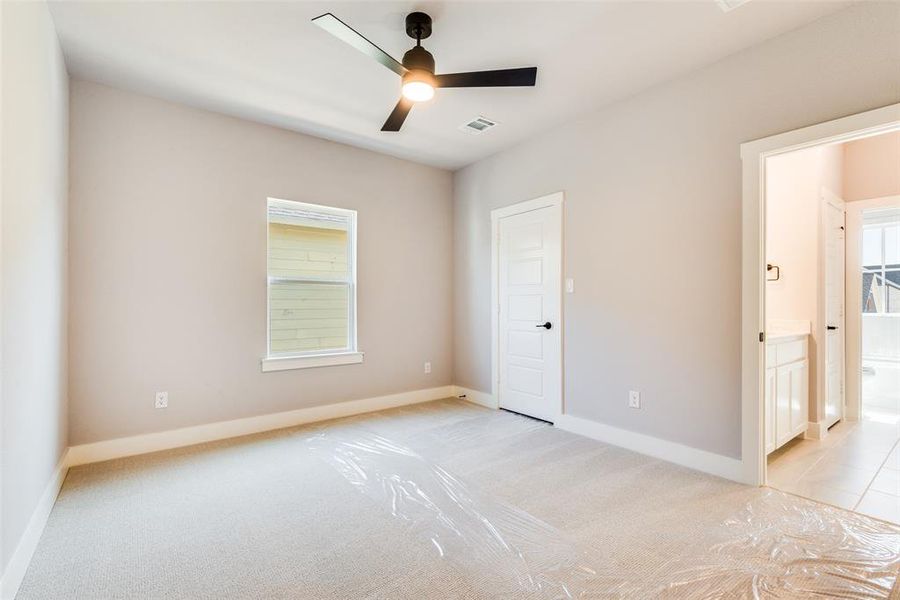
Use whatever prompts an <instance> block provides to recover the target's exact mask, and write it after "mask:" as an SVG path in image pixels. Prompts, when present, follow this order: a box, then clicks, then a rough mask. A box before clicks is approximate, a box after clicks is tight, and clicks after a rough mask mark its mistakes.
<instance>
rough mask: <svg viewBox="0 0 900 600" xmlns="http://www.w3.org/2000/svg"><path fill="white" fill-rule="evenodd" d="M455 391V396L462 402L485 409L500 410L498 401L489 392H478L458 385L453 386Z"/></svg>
mask: <svg viewBox="0 0 900 600" xmlns="http://www.w3.org/2000/svg"><path fill="white" fill-rule="evenodd" d="M453 389H454V392H453V395H454V396H456V397H457V398H461V399H462V400H465V401H467V402H471V403H473V404H478V405H479V406H484V407H485V408H493V409H496V408H498V406H497V399H496V398H494V396H493V395H491V394H488V393H487V392H479V391H478V390H472V389H469V388H464V387H462V386H458V385H455V386H453Z"/></svg>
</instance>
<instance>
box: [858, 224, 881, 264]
mask: <svg viewBox="0 0 900 600" xmlns="http://www.w3.org/2000/svg"><path fill="white" fill-rule="evenodd" d="M862 261H863V262H862V264H863V266H866V267H881V228H880V227H866V228H865V229H863V248H862Z"/></svg>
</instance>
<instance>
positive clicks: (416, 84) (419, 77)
mask: <svg viewBox="0 0 900 600" xmlns="http://www.w3.org/2000/svg"><path fill="white" fill-rule="evenodd" d="M435 87H437V80H436V79H435V77H434V74H433V73H430V72H428V71H424V70H420V69H412V70H410V71H409V72H408V73H406V75H404V76H403V88H402V92H403V97H404V98H406V99H407V100H409V101H411V102H427V101H429V100H431V99H432V98H434V88H435Z"/></svg>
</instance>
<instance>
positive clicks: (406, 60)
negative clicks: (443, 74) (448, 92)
mask: <svg viewBox="0 0 900 600" xmlns="http://www.w3.org/2000/svg"><path fill="white" fill-rule="evenodd" d="M403 66H404V67H406V68H407V69H409V70H410V71H412V70H414V69H421V70H422V71H428V72H429V73H434V56H432V55H431V52H429V51H428V50H426V49H425V48H423V47H422V46H415V47H413V48H412V49H410V50H408V51H407V52H406V54H404V55H403Z"/></svg>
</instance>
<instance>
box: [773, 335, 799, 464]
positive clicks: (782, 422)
mask: <svg viewBox="0 0 900 600" xmlns="http://www.w3.org/2000/svg"><path fill="white" fill-rule="evenodd" d="M808 337H809V336H808V334H805V333H802V334H801V333H785V334H774V335H770V336H769V337H768V338H767V340H766V406H765V417H766V426H765V430H766V454H768V453H770V452H772V451H773V450H775V449H777V448H780V447H781V446H783V445H784V444H785V443H787V442H789V441H790V440H792V439H794V438H795V437H797V436H798V435H800V434H802V433H804V432H806V428H807V423H808V421H809V418H808V417H809V414H808V413H809V357H808Z"/></svg>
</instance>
